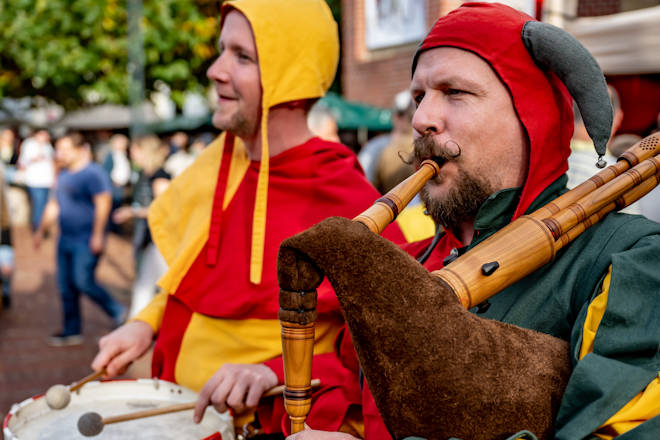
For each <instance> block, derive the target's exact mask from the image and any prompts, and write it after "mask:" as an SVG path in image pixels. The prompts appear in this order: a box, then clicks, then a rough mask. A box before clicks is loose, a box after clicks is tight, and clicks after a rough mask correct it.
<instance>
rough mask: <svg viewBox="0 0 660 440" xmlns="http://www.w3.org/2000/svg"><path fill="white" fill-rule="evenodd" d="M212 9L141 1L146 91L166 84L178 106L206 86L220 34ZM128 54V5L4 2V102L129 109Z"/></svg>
mask: <svg viewBox="0 0 660 440" xmlns="http://www.w3.org/2000/svg"><path fill="white" fill-rule="evenodd" d="M208 3H209V2H208V1H204V0H194V1H193V0H143V18H142V21H141V29H142V32H143V39H144V53H145V82H146V88H147V91H149V90H153V84H154V82H155V81H157V80H162V81H164V82H166V83H167V84H169V85H170V86H171V88H172V90H174V91H177V92H178V94H177V93H173V98H174V99H175V101H178V100H179V101H180V99H181V94H182V93H183V92H184V91H186V90H200V89H201V88H202V87H203V85H205V84H207V83H208V81H207V80H206V76H205V71H206V68H207V67H208V65H209V64H210V62H211V61H212V58H213V56H214V55H215V52H216V49H215V40H216V37H217V32H218V18H217V13H213V10H215V11H217V8H215V7H213V8H210V7H209V5H208ZM202 11H204V12H207V13H208V12H211V13H210V14H207V15H204V13H203V12H202ZM127 48H128V37H127V15H126V0H3V1H0V98H1V97H6V96H11V97H20V96H33V95H41V96H44V97H46V98H48V99H52V100H53V101H55V102H57V103H59V104H61V105H63V106H64V107H66V108H76V107H80V106H82V105H85V104H87V103H94V102H112V103H127V102H128V81H129V79H128V72H127V65H128V55H127Z"/></svg>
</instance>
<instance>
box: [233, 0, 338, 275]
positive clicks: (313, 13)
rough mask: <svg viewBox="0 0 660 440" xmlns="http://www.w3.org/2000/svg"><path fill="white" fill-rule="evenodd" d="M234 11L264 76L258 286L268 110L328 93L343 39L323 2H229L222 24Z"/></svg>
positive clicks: (255, 247)
mask: <svg viewBox="0 0 660 440" xmlns="http://www.w3.org/2000/svg"><path fill="white" fill-rule="evenodd" d="M232 9H236V10H238V11H239V12H241V13H242V14H243V15H244V16H245V17H246V18H247V19H248V21H249V22H250V25H251V27H252V33H253V34H254V38H255V44H256V47H257V55H258V58H259V70H260V74H261V87H262V98H261V105H262V113H261V136H262V139H261V140H262V153H261V165H260V169H259V179H258V183H257V194H256V200H255V206H254V216H253V223H252V251H251V256H250V281H251V282H252V283H255V284H259V283H260V282H261V273H262V267H263V251H264V241H265V231H266V205H267V203H266V202H267V197H268V164H269V160H268V157H269V154H268V111H269V109H270V108H271V107H273V106H275V105H278V104H282V103H285V102H289V101H296V100H302V99H312V98H319V97H321V96H323V95H324V94H325V92H326V91H327V90H328V88H329V87H330V84H331V83H332V80H333V79H334V76H335V72H336V70H337V63H338V61H339V37H338V31H337V24H336V23H335V21H334V19H333V18H332V13H331V12H330V8H329V7H328V5H327V4H326V3H325V1H323V0H230V1H226V2H224V3H223V5H222V8H221V10H220V15H221V23H222V22H223V21H224V18H225V17H226V16H227V13H228V12H229V11H231V10H232ZM221 26H222V24H221Z"/></svg>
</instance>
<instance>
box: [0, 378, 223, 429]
mask: <svg viewBox="0 0 660 440" xmlns="http://www.w3.org/2000/svg"><path fill="white" fill-rule="evenodd" d="M196 399H197V394H196V393H194V392H193V391H191V390H189V389H187V388H184V387H182V386H179V385H176V384H173V383H171V382H166V381H162V380H157V379H138V380H115V381H105V382H90V383H87V384H85V385H84V386H83V387H82V388H81V389H79V390H78V391H77V392H73V393H72V395H71V402H70V403H69V405H68V406H67V407H66V408H64V409H61V410H53V409H50V408H49V407H48V405H47V404H46V399H45V398H44V397H43V396H39V397H36V398H30V399H27V400H25V401H23V402H21V403H19V404H16V405H14V406H13V407H12V409H11V411H10V412H9V414H8V415H7V418H6V419H5V422H4V425H3V426H4V435H5V439H6V440H14V439H16V440H19V439H20V440H37V439H38V440H63V439H67V440H69V439H89V438H95V439H99V440H106V439H109V440H112V439H117V440H119V439H140V440H151V439H154V440H155V439H158V440H167V439H173V440H174V439H191V440H192V439H195V440H199V439H204V438H206V437H210V436H212V435H214V434H215V433H219V434H220V435H221V436H222V439H223V440H234V427H233V422H232V417H231V416H230V415H229V413H223V414H220V413H218V412H217V411H216V410H215V409H214V408H213V407H212V406H209V407H208V408H206V412H205V413H204V418H203V419H202V421H201V422H200V423H199V424H195V423H194V422H193V420H192V414H193V410H187V411H181V412H176V413H170V414H163V415H158V416H153V417H147V418H144V419H137V420H131V421H127V422H121V423H114V424H109V425H107V426H104V427H103V431H102V432H101V433H100V434H99V435H97V436H95V437H85V436H83V435H82V434H80V433H79V432H78V427H77V424H78V419H79V418H80V416H81V415H83V414H84V413H86V412H90V411H94V412H97V413H98V414H100V415H101V417H110V416H116V415H120V414H126V413H131V412H135V411H141V410H145V409H153V408H159V407H163V406H169V405H173V404H177V403H188V402H193V401H195V400H196ZM213 438H217V437H213Z"/></svg>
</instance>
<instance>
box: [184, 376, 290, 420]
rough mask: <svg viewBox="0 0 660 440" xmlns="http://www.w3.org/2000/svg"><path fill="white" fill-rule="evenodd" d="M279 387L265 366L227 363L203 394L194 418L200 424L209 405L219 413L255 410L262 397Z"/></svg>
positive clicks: (204, 389) (196, 407) (205, 387)
mask: <svg viewBox="0 0 660 440" xmlns="http://www.w3.org/2000/svg"><path fill="white" fill-rule="evenodd" d="M275 385H277V376H276V375H275V373H274V372H273V370H271V369H270V368H268V367H267V366H265V365H263V364H225V365H223V366H222V367H220V368H219V369H218V371H216V373H215V374H214V375H213V377H211V379H209V380H208V382H206V384H205V385H204V388H202V391H200V393H199V398H198V399H197V404H196V405H195V414H194V416H193V419H194V420H195V423H199V421H200V420H202V416H203V415H204V410H205V409H206V407H207V406H208V405H209V403H210V404H212V405H213V407H214V408H215V409H217V410H218V411H219V412H224V411H227V408H230V407H231V408H232V409H233V410H234V411H235V412H236V413H240V412H243V411H244V410H246V409H249V408H255V407H256V406H257V404H258V403H259V399H260V398H261V395H262V394H263V393H264V392H265V391H267V390H269V389H270V388H272V387H274V386H275Z"/></svg>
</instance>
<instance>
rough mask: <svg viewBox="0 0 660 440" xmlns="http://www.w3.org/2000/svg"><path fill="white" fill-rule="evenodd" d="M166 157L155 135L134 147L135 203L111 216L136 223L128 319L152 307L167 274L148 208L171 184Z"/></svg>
mask: <svg viewBox="0 0 660 440" xmlns="http://www.w3.org/2000/svg"><path fill="white" fill-rule="evenodd" d="M167 154H168V146H167V145H166V144H163V143H162V142H161V141H160V139H159V138H158V137H156V136H153V135H150V136H144V137H141V138H139V139H137V140H136V141H135V142H133V143H132V144H131V147H130V157H131V161H132V163H133V166H134V168H135V169H136V173H135V177H134V184H133V196H132V203H131V205H130V206H122V207H120V208H118V209H117V210H115V212H114V214H113V215H112V219H113V221H114V222H115V223H117V224H120V223H124V222H126V221H128V220H130V219H133V252H134V256H135V268H136V269H135V273H136V277H135V282H134V284H133V292H132V295H131V308H130V311H129V314H128V315H129V317H132V316H134V315H135V314H136V313H137V312H139V311H140V310H141V309H142V308H143V307H144V306H145V305H147V304H148V303H149V301H150V300H151V298H153V296H154V295H155V294H156V281H158V279H159V278H160V277H161V276H162V275H163V274H164V273H165V271H166V270H167V264H166V263H165V260H164V259H163V257H162V256H161V255H160V252H158V249H157V248H156V246H155V245H154V244H153V242H152V240H151V234H150V233H149V225H148V224H147V213H148V212H149V205H151V202H152V201H153V200H154V198H156V197H158V195H160V194H162V193H163V192H164V191H165V190H166V189H167V187H168V186H169V183H170V175H169V174H168V173H167V172H165V171H164V170H163V163H164V162H165V158H166V157H167Z"/></svg>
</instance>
